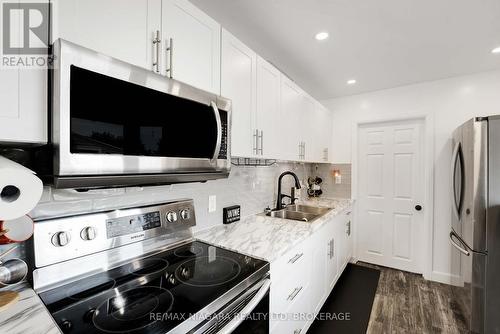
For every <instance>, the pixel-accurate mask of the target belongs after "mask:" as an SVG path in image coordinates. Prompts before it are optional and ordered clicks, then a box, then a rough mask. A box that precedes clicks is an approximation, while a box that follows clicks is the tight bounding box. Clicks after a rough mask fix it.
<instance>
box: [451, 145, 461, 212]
mask: <svg viewBox="0 0 500 334" xmlns="http://www.w3.org/2000/svg"><path fill="white" fill-rule="evenodd" d="M460 154H461V153H460V143H457V144H456V145H455V148H454V149H453V154H452V159H451V173H450V175H451V195H452V199H453V213H454V214H455V216H456V218H457V219H458V220H460V206H461V204H462V203H461V202H462V194H463V187H464V184H463V182H462V184H461V185H460V187H461V189H460V194H459V195H458V196H459V198H458V201H459V202H458V203H457V194H456V191H455V187H456V186H457V185H456V184H455V177H456V175H455V171H456V170H455V165H456V164H457V162H459V163H461V161H459V159H461V156H460ZM461 167H462V168H463V166H461ZM463 172H464V171H463V170H462V173H463ZM461 178H463V176H461Z"/></svg>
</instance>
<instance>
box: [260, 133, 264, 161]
mask: <svg viewBox="0 0 500 334" xmlns="http://www.w3.org/2000/svg"><path fill="white" fill-rule="evenodd" d="M260 155H264V131H263V130H260Z"/></svg>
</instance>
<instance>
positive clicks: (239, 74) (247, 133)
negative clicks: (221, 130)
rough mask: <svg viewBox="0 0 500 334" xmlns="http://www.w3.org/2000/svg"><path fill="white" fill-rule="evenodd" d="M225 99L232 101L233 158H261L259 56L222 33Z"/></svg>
mask: <svg viewBox="0 0 500 334" xmlns="http://www.w3.org/2000/svg"><path fill="white" fill-rule="evenodd" d="M221 60H222V61H221V95H222V96H224V97H226V98H229V99H231V100H232V106H233V109H232V129H231V130H232V131H231V136H232V138H231V154H232V155H233V156H238V157H251V156H255V155H257V149H258V147H257V144H258V142H259V138H258V136H257V130H256V128H255V115H256V92H257V55H256V54H255V52H253V51H252V50H251V49H250V48H248V47H247V46H246V45H245V44H243V43H242V42H240V41H239V40H238V39H236V38H235V37H234V36H233V35H231V34H230V33H229V32H227V31H226V30H224V29H223V30H222V59H221Z"/></svg>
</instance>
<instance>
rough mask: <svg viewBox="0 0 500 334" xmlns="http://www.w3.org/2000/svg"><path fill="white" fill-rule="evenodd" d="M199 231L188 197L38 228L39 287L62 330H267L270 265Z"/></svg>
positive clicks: (61, 220) (63, 219) (36, 276)
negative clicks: (198, 236)
mask: <svg viewBox="0 0 500 334" xmlns="http://www.w3.org/2000/svg"><path fill="white" fill-rule="evenodd" d="M195 224H196V217H195V210H194V205H193V201H192V200H183V201H177V202H172V203H165V204H161V205H154V206H148V207H139V208H131V209H122V210H114V211H108V212H100V213H93V214H89V215H79V216H71V217H61V218H57V219H51V220H43V221H37V222H36V224H35V233H34V247H33V249H34V259H35V267H36V269H35V270H34V271H33V286H34V289H35V291H36V292H37V293H38V294H39V296H40V298H41V299H42V301H43V302H44V303H45V305H46V306H47V308H48V310H49V311H50V313H51V314H52V316H53V317H54V319H55V321H56V323H57V324H58V326H59V327H60V329H61V330H62V331H63V332H64V333H86V334H89V333H231V332H237V333H268V332H269V286H270V280H269V274H268V272H269V263H267V262H266V261H263V260H259V259H255V258H252V257H249V256H246V255H242V254H238V253H235V252H232V251H229V250H226V249H222V248H219V247H215V246H212V245H209V244H207V243H204V242H201V241H197V240H194V239H193V238H192V235H191V231H190V227H192V226H194V225H195Z"/></svg>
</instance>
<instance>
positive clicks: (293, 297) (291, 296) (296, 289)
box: [287, 287, 302, 301]
mask: <svg viewBox="0 0 500 334" xmlns="http://www.w3.org/2000/svg"><path fill="white" fill-rule="evenodd" d="M300 291H302V287H300V288H295V289H294V290H293V292H292V293H291V294H290V295H289V296H288V298H287V300H289V301H292V300H294V299H295V297H297V295H298V294H299V292H300Z"/></svg>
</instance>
